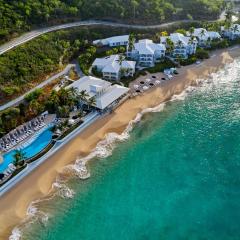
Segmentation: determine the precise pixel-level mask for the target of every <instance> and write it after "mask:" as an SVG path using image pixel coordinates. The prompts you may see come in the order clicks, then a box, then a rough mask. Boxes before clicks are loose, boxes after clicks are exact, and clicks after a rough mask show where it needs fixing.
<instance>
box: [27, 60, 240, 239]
mask: <svg viewBox="0 0 240 240" xmlns="http://www.w3.org/2000/svg"><path fill="white" fill-rule="evenodd" d="M239 73H240V67H239V62H238V63H235V64H231V65H230V67H228V69H226V70H225V71H223V72H222V73H219V74H218V75H216V76H214V78H213V79H211V80H210V81H209V82H208V83H204V84H203V85H202V86H200V87H198V88H197V89H196V90H195V91H194V92H193V93H191V94H190V95H188V96H187V97H186V98H185V100H183V101H173V102H170V103H168V104H167V105H166V107H165V108H164V110H163V111H162V112H159V113H150V114H147V115H145V116H144V117H143V119H142V121H141V122H140V123H139V124H137V126H136V127H135V129H134V130H133V132H132V133H131V137H130V139H129V140H127V141H126V142H124V143H121V144H118V146H117V148H116V149H115V150H114V151H113V154H112V156H110V157H107V158H105V159H95V160H93V161H92V162H91V163H90V165H89V168H90V170H91V174H92V176H91V178H90V179H88V180H86V181H81V180H78V179H73V180H71V181H70V182H69V183H68V184H67V185H68V187H70V188H71V189H73V190H74V191H75V195H74V197H73V199H64V198H61V197H55V198H54V200H51V201H47V202H43V203H42V204H40V205H38V206H37V207H38V208H39V210H40V212H39V216H40V218H39V219H42V218H43V216H46V215H45V214H48V216H49V220H48V221H47V222H46V223H45V222H43V221H42V220H38V221H35V223H34V224H32V225H31V226H30V227H28V228H26V229H25V231H24V234H23V236H24V237H23V239H27V240H33V239H34V240H35V239H38V240H56V239H58V240H66V239H68V240H80V239H83V240H93V239H94V240H95V239H98V240H108V239H109V240H110V239H121V240H122V239H123V240H135V239H137V240H140V239H142V240H143V239H144V240H146V239H149V240H155V239H156V240H160V239H164V240H173V239H174V240H176V239H180V240H188V239H191V240H192V239H194V240H195V239H199V240H205V239H218V240H229V239H231V240H233V239H239V238H240V228H239V223H240V146H239V145H240V91H239V86H240V78H239Z"/></svg>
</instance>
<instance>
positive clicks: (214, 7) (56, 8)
mask: <svg viewBox="0 0 240 240" xmlns="http://www.w3.org/2000/svg"><path fill="white" fill-rule="evenodd" d="M222 7H223V0H123V1H121V0H100V1H97V2H96V1H95V0H88V1H87V0H75V1H67V0H45V1H41V0H25V1H8V0H0V26H1V29H0V42H3V41H6V40H8V39H9V38H12V37H15V36H16V35H18V34H19V33H21V32H23V31H28V30H30V29H31V28H33V27H35V26H42V25H52V24H58V23H63V22H69V21H73V20H81V19H89V18H94V19H110V20H121V21H127V22H141V23H159V22H164V21H169V20H170V21H171V20H177V19H187V18H188V19H193V18H194V19H205V20H206V19H213V18H216V17H217V16H218V15H219V13H220V11H221V9H222Z"/></svg>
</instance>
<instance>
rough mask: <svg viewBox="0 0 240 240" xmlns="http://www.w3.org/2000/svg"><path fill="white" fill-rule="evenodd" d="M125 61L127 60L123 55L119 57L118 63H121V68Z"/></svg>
mask: <svg viewBox="0 0 240 240" xmlns="http://www.w3.org/2000/svg"><path fill="white" fill-rule="evenodd" d="M124 60H125V57H124V56H123V55H119V59H118V62H119V65H120V66H122V63H123V61H124Z"/></svg>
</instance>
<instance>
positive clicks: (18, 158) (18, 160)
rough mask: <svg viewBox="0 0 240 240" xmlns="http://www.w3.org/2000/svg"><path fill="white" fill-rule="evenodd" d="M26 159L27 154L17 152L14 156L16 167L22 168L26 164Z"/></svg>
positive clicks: (20, 151)
mask: <svg viewBox="0 0 240 240" xmlns="http://www.w3.org/2000/svg"><path fill="white" fill-rule="evenodd" d="M25 159H26V153H24V152H23V151H22V150H16V153H15V154H14V165H15V166H16V167H22V166H23V165H24V163H25V161H24V160H25Z"/></svg>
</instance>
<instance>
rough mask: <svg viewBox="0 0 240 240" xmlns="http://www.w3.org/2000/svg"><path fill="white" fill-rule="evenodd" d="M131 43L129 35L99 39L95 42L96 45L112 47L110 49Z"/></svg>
mask: <svg viewBox="0 0 240 240" xmlns="http://www.w3.org/2000/svg"><path fill="white" fill-rule="evenodd" d="M128 41H129V35H122V36H114V37H110V38H105V39H99V40H95V41H93V44H94V45H102V46H110V47H119V46H127V45H128Z"/></svg>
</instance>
